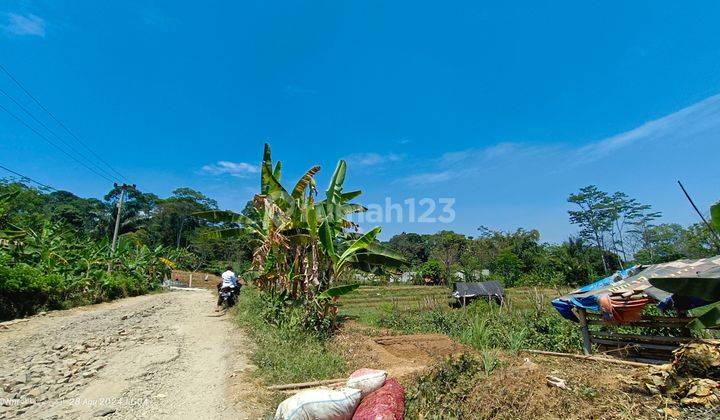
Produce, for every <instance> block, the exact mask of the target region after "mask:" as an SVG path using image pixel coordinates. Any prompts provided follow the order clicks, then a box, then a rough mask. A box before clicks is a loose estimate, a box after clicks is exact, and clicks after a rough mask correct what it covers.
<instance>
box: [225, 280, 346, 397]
mask: <svg viewBox="0 0 720 420" xmlns="http://www.w3.org/2000/svg"><path fill="white" fill-rule="evenodd" d="M270 299H271V298H270V297H269V296H268V295H267V294H266V293H263V292H260V291H259V290H257V289H255V288H253V287H244V288H243V289H242V291H241V293H240V296H239V298H238V304H237V305H236V308H237V309H236V311H237V312H236V319H237V322H238V323H239V324H240V325H241V326H242V327H243V328H244V329H245V330H246V331H247V333H248V336H249V337H250V338H251V339H252V340H253V341H254V343H255V345H256V346H257V349H256V350H255V351H254V352H253V353H252V356H251V357H250V358H251V360H252V362H253V363H254V364H255V365H256V366H257V367H258V370H257V371H256V372H257V373H256V374H257V375H258V376H259V377H260V378H261V379H263V380H264V381H265V382H266V383H290V382H303V381H311V380H319V379H327V378H332V377H338V376H342V375H344V374H345V373H347V372H346V370H347V366H346V364H345V360H344V359H343V358H342V357H341V356H340V355H338V354H336V353H335V352H334V351H333V349H332V348H331V347H330V344H329V343H328V341H326V340H323V339H321V338H319V337H318V336H317V335H315V334H312V333H309V332H307V331H306V330H305V329H304V328H303V327H302V326H301V325H300V324H299V323H298V322H295V321H294V320H296V319H298V318H296V317H294V316H293V315H289V318H286V319H285V321H282V322H281V323H280V324H277V323H275V324H269V323H268V322H267V317H268V316H269V315H270V314H272V313H273V310H272V309H269V308H268V302H269V301H270ZM281 313H282V315H281V316H283V317H284V316H288V315H287V314H286V313H285V312H281Z"/></svg>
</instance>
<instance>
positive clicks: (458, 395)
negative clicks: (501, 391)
mask: <svg viewBox="0 0 720 420" xmlns="http://www.w3.org/2000/svg"><path fill="white" fill-rule="evenodd" d="M489 366H492V367H491V368H490V370H489V371H487V370H485V369H486V367H489ZM494 367H495V365H494V364H493V363H492V362H490V361H488V362H487V363H486V362H484V361H482V360H479V359H478V358H476V357H473V356H470V355H467V354H463V355H461V356H460V357H459V358H457V359H447V360H446V361H445V362H444V363H442V364H440V365H438V366H437V367H435V368H434V369H433V370H432V371H431V372H430V373H427V374H425V375H423V376H421V377H420V378H419V380H418V381H417V383H416V384H413V385H412V386H411V387H409V388H408V389H407V391H406V392H405V398H406V405H405V417H406V418H411V419H415V418H462V416H463V414H464V411H463V404H464V401H465V400H466V399H467V396H468V395H469V393H470V392H471V391H472V389H473V388H474V386H475V382H476V378H477V376H478V374H479V373H482V372H485V374H486V375H490V374H491V373H492V369H494Z"/></svg>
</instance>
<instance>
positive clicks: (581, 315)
mask: <svg viewBox="0 0 720 420" xmlns="http://www.w3.org/2000/svg"><path fill="white" fill-rule="evenodd" d="M585 314H586V311H585V309H584V308H578V319H580V330H581V331H582V340H583V342H582V347H583V353H585V354H586V355H590V354H592V341H591V340H590V330H589V329H588V324H587V318H586V316H585Z"/></svg>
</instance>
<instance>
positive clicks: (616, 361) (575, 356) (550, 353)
mask: <svg viewBox="0 0 720 420" xmlns="http://www.w3.org/2000/svg"><path fill="white" fill-rule="evenodd" d="M520 351H524V352H526V353H530V354H540V355H543V356H555V357H569V358H572V359H580V360H591V361H594V362H607V363H614V364H617V365H627V366H635V367H649V366H655V365H653V364H651V363H640V362H631V361H629V360H620V359H610V358H608V357H598V356H586V355H582V354H572V353H557V352H554V351H544V350H520Z"/></svg>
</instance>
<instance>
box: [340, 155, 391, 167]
mask: <svg viewBox="0 0 720 420" xmlns="http://www.w3.org/2000/svg"><path fill="white" fill-rule="evenodd" d="M404 157H405V156H403V155H398V154H395V153H389V154H386V155H381V154H379V153H355V154H352V155H350V156H348V157H346V158H345V160H346V161H347V162H348V164H349V165H350V166H352V165H358V166H375V165H381V164H384V163H390V162H399V161H401V160H403V158H404Z"/></svg>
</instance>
